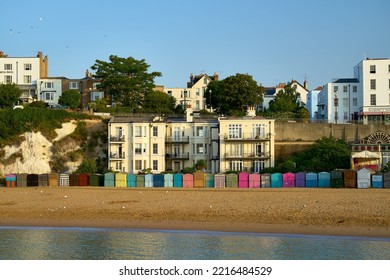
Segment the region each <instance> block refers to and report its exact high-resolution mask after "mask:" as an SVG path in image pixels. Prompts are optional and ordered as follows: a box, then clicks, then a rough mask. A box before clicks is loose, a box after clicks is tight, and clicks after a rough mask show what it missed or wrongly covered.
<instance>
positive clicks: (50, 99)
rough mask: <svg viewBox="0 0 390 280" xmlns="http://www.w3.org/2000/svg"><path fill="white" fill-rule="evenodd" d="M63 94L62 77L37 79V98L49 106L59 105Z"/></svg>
mask: <svg viewBox="0 0 390 280" xmlns="http://www.w3.org/2000/svg"><path fill="white" fill-rule="evenodd" d="M61 95H62V78H44V79H38V80H37V100H39V101H43V102H45V103H47V104H48V105H49V106H53V105H58V99H59V98H60V96H61Z"/></svg>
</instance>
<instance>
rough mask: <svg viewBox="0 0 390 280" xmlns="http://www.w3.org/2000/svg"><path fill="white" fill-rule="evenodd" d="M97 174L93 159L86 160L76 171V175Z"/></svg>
mask: <svg viewBox="0 0 390 280" xmlns="http://www.w3.org/2000/svg"><path fill="white" fill-rule="evenodd" d="M96 172H97V167H96V162H95V160H94V159H92V158H85V159H84V160H83V162H82V163H81V164H80V165H79V167H78V168H77V170H76V173H79V174H80V173H88V174H95V173H96Z"/></svg>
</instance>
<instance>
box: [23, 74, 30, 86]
mask: <svg viewBox="0 0 390 280" xmlns="http://www.w3.org/2000/svg"><path fill="white" fill-rule="evenodd" d="M23 82H24V83H25V84H31V76H30V75H24V76H23Z"/></svg>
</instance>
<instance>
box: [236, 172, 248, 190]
mask: <svg viewBox="0 0 390 280" xmlns="http://www.w3.org/2000/svg"><path fill="white" fill-rule="evenodd" d="M238 187H239V188H245V189H247V188H249V174H248V173H247V172H244V171H243V172H240V173H238Z"/></svg>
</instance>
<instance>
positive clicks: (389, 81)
mask: <svg viewBox="0 0 390 280" xmlns="http://www.w3.org/2000/svg"><path fill="white" fill-rule="evenodd" d="M389 89H390V79H389Z"/></svg>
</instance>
